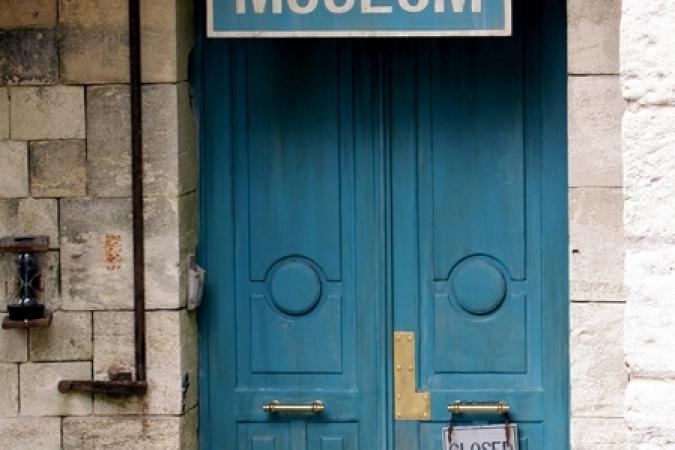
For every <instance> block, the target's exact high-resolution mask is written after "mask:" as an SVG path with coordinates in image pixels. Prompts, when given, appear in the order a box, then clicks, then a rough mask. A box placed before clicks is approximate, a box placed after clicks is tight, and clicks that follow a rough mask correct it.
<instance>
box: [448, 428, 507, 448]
mask: <svg viewBox="0 0 675 450" xmlns="http://www.w3.org/2000/svg"><path fill="white" fill-rule="evenodd" d="M507 434H508V439H507ZM443 450H518V426H517V425H513V424H512V425H509V432H508V433H507V432H506V427H505V426H504V425H486V426H478V427H453V429H452V439H449V438H448V428H447V427H446V428H443Z"/></svg>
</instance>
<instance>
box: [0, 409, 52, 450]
mask: <svg viewBox="0 0 675 450" xmlns="http://www.w3.org/2000/svg"><path fill="white" fill-rule="evenodd" d="M0 448H4V449H26V450H28V449H30V450H60V449H61V418H60V417H16V418H11V419H10V418H6V419H0Z"/></svg>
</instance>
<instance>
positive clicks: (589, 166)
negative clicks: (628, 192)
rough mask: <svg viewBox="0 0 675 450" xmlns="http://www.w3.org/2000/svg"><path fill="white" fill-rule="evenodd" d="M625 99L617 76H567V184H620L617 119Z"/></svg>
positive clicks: (622, 110) (619, 140)
mask: <svg viewBox="0 0 675 450" xmlns="http://www.w3.org/2000/svg"><path fill="white" fill-rule="evenodd" d="M625 107H626V103H625V102H624V100H623V97H622V96H621V89H620V85H619V78H618V77H617V76H595V77H570V78H569V184H570V186H571V187H587V186H605V187H618V186H621V185H622V184H623V177H622V160H621V119H622V117H623V113H624V110H625Z"/></svg>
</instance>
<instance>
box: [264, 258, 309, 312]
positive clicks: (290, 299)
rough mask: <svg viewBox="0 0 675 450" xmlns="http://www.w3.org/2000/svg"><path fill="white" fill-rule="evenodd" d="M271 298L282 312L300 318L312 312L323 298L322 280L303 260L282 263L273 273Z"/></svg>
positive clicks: (270, 286) (270, 287)
mask: <svg viewBox="0 0 675 450" xmlns="http://www.w3.org/2000/svg"><path fill="white" fill-rule="evenodd" d="M269 290H270V298H271V300H272V302H273V303H274V305H275V306H276V307H277V308H279V310H280V311H282V312H284V313H286V314H289V315H293V316H299V315H303V314H307V313H308V312H310V311H311V310H312V309H314V307H315V306H316V305H317V303H318V302H319V299H320V298H321V278H320V277H319V274H318V273H317V272H316V270H315V269H314V267H312V266H311V265H310V264H309V263H307V262H306V261H303V260H298V259H292V260H284V261H281V262H280V263H279V264H278V265H277V266H276V267H275V268H274V269H273V271H272V274H271V279H270V284H269Z"/></svg>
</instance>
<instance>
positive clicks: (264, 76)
mask: <svg viewBox="0 0 675 450" xmlns="http://www.w3.org/2000/svg"><path fill="white" fill-rule="evenodd" d="M516 11H518V14H521V15H522V16H527V14H526V12H525V11H524V9H523V8H517V9H516ZM522 16H521V19H522ZM535 16H536V15H535ZM516 23H520V24H521V26H520V27H519V28H517V29H516V33H515V36H514V37H512V38H506V39H505V38H500V39H476V40H471V39H443V40H442V39H433V40H399V41H391V40H374V41H372V40H371V41H367V40H361V41H359V40H246V41H229V42H228V41H215V42H207V43H206V46H205V54H206V55H207V56H206V57H205V61H206V63H205V68H208V70H205V72H204V73H205V75H204V76H205V81H204V84H203V87H202V96H203V98H202V105H203V106H202V119H201V127H202V130H203V131H202V133H203V134H202V148H203V156H202V167H201V177H202V180H203V182H202V192H201V198H202V212H201V220H202V222H203V224H202V237H201V239H202V240H201V245H200V247H201V250H200V251H201V254H202V261H203V263H204V264H205V265H206V268H207V271H208V280H209V281H208V283H207V288H206V299H205V305H204V307H203V308H204V309H203V311H202V314H201V324H200V326H201V332H202V353H201V358H202V372H203V373H202V379H201V382H202V385H201V392H202V394H201V429H200V431H201V434H202V444H203V446H204V447H205V448H214V449H215V448H218V449H233V450H234V449H237V450H355V449H361V450H385V449H391V450H393V449H396V450H417V449H420V450H432V449H433V450H439V449H442V448H443V447H442V442H441V429H442V427H444V426H447V424H448V421H449V420H450V414H449V412H448V406H449V405H452V404H454V403H455V402H456V401H473V402H478V401H480V402H489V401H502V402H505V403H506V404H508V405H509V407H510V420H512V421H515V422H517V423H518V426H519V429H520V445H521V448H522V449H530V450H532V449H534V450H541V449H546V450H555V449H566V448H568V444H567V439H568V437H567V436H568V432H567V428H568V425H567V422H568V417H567V415H568V406H567V402H568V377H567V367H568V359H567V333H568V325H567V323H568V322H567V303H566V287H565V286H566V279H567V269H566V201H565V186H566V180H565V159H566V155H565V146H564V138H562V136H564V126H565V124H564V81H563V82H562V83H561V80H564V67H563V66H559V65H556V64H555V63H557V61H558V60H557V59H556V58H552V57H550V56H547V53H546V52H547V51H548V52H553V51H554V50H555V49H556V48H557V47H556V46H555V45H554V44H552V43H550V42H547V39H548V40H550V39H552V37H551V36H548V34H553V35H555V33H553V32H549V33H548V34H547V33H544V32H543V31H541V29H540V26H539V25H537V26H533V27H532V29H531V30H529V31H526V30H525V27H523V26H522V24H523V23H524V20H518V21H516ZM547 36H548V37H547ZM545 38H546V39H545ZM547 62H549V63H547ZM558 70H562V71H563V74H559V73H557V71H558ZM561 75H562V76H561ZM557 88H561V89H563V90H562V91H557V92H556V90H555V89H557ZM455 419H456V421H457V422H459V423H463V422H466V423H486V422H492V421H495V422H499V421H500V420H502V419H501V418H500V416H499V415H494V416H493V415H489V414H488V415H482V416H473V415H470V414H460V415H456V416H455Z"/></svg>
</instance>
